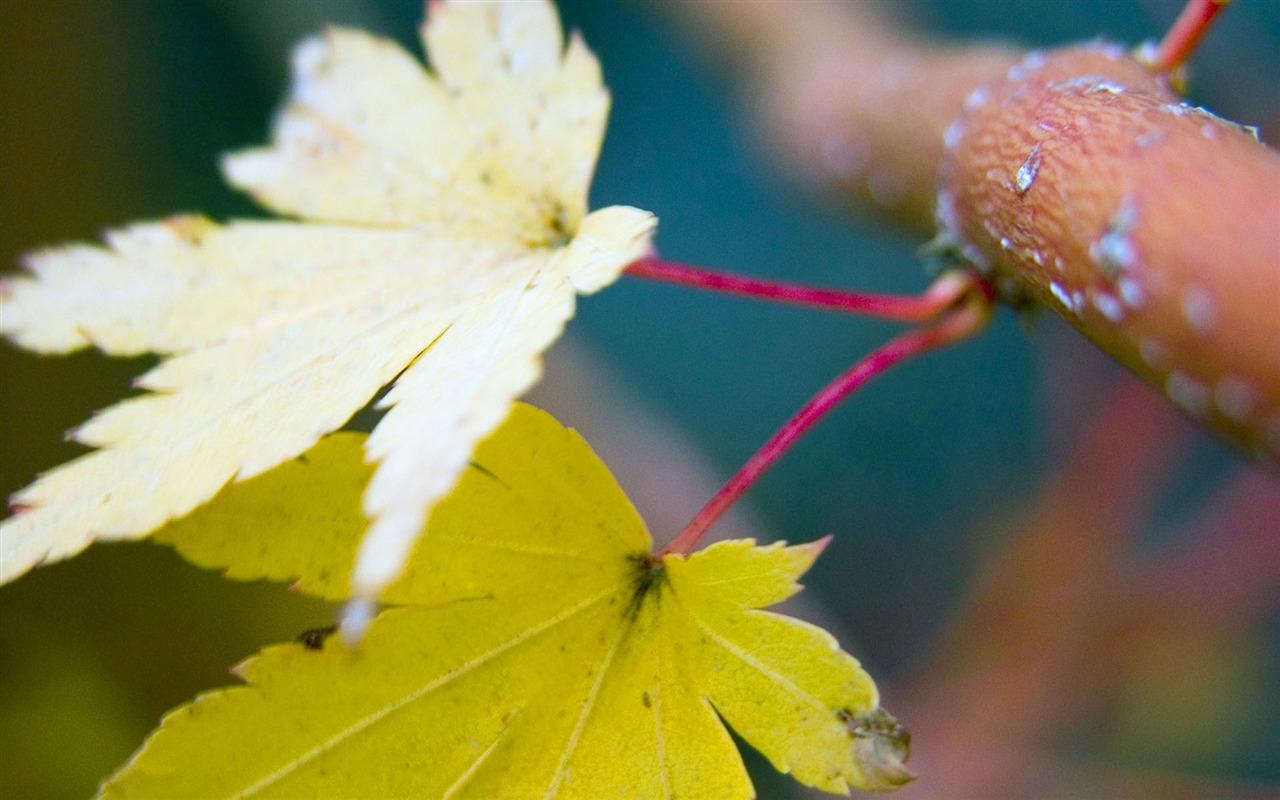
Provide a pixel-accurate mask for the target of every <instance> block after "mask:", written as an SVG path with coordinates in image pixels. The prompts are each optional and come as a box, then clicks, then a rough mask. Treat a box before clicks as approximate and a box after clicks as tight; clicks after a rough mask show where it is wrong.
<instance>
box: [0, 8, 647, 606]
mask: <svg viewBox="0 0 1280 800" xmlns="http://www.w3.org/2000/svg"><path fill="white" fill-rule="evenodd" d="M423 35H424V38H425V40H426V43H427V47H428V50H429V51H430V55H431V59H432V62H433V66H434V71H429V70H427V69H424V68H423V66H422V65H421V64H420V63H419V62H418V61H417V60H415V59H414V58H413V57H411V56H410V55H408V54H407V53H405V52H403V51H402V50H401V49H400V48H399V47H398V46H396V45H395V44H393V43H391V42H388V41H386V40H382V39H379V38H377V37H374V36H370V35H368V34H365V33H361V32H358V31H348V30H339V29H334V30H331V31H329V32H328V33H326V34H325V35H323V36H320V37H317V38H314V39H311V40H309V41H307V42H304V43H303V44H302V45H301V46H300V47H299V48H298V49H297V51H296V53H295V58H294V73H295V75H294V85H293V90H292V93H291V96H290V98H289V101H288V103H287V104H286V106H285V108H284V110H283V111H282V112H281V114H280V116H279V118H278V119H277V122H276V125H275V131H274V137H273V141H272V143H271V145H270V146H268V147H265V148H261V149H258V150H251V151H248V152H246V153H241V154H238V155H235V156H232V157H230V158H228V159H227V160H226V162H225V171H226V174H227V176H228V178H229V179H230V181H231V182H232V183H234V184H235V185H236V186H238V187H241V188H243V189H246V190H248V191H250V192H251V193H253V195H254V196H255V197H257V198H258V199H259V200H261V201H262V202H263V203H264V204H265V205H267V206H268V207H270V208H272V209H274V210H276V211H278V212H281V213H283V214H287V215H292V216H296V217H299V218H301V219H302V220H303V221H300V222H284V221H280V222H233V223H231V224H227V225H219V224H215V223H213V222H210V221H208V220H205V219H202V218H199V217H180V218H174V219H170V220H166V221H164V222H160V223H150V224H141V225H134V226H131V227H128V228H126V229H124V230H120V231H115V232H112V233H109V234H107V237H106V240H107V241H106V244H107V247H105V248H98V247H90V246H68V247H61V248H55V249H51V250H47V251H43V252H39V253H36V254H33V255H31V256H30V257H29V258H28V259H27V262H26V264H27V267H28V269H29V270H30V271H31V273H32V275H30V276H29V277H23V278H18V279H16V280H13V281H11V282H9V283H7V284H5V285H4V287H3V290H2V291H0V333H3V334H5V335H7V336H8V337H9V338H11V339H12V340H13V341H15V342H17V343H18V344H21V345H23V346H25V347H29V348H31V349H34V350H38V351H40V352H46V353H59V352H67V351H71V350H75V349H78V348H82V347H87V346H90V345H92V346H96V347H98V348H101V349H102V350H103V351H105V352H107V353H110V354H114V355H129V354H136V353H143V352H154V353H159V354H161V355H163V356H165V358H164V360H163V361H162V362H161V363H160V365H159V366H158V367H157V368H156V369H154V370H152V371H151V372H149V373H147V374H146V375H144V376H142V377H141V378H140V379H139V381H138V383H139V385H140V386H141V387H142V388H144V389H147V390H149V391H150V392H151V393H150V394H146V395H143V396H141V397H137V398H134V399H131V400H127V401H125V402H122V403H120V404H119V405H116V406H114V407H112V408H109V409H107V410H106V411H104V412H102V413H100V414H99V415H97V416H95V417H94V418H93V419H91V420H90V421H89V422H87V423H86V424H84V425H83V426H81V427H80V428H78V429H77V430H76V431H74V433H73V436H74V438H75V439H76V440H77V441H80V442H82V443H84V444H88V445H91V446H93V447H96V448H98V449H97V450H95V451H94V452H91V453H89V454H87V455H86V456H84V457H82V458H80V459H77V460H75V461H72V462H70V463H68V464H65V465H63V466H61V467H58V468H56V469H54V470H51V471H49V472H47V473H45V474H44V475H42V476H41V477H40V478H39V480H37V481H36V482H35V483H33V484H32V485H31V486H29V487H27V488H26V489H24V490H22V491H21V492H19V493H18V494H17V495H15V497H14V499H13V501H14V503H15V504H16V505H18V506H21V507H22V508H23V509H24V511H23V513H21V514H19V515H17V516H15V517H13V518H11V519H9V520H6V521H4V522H3V523H0V583H2V582H5V581H9V580H12V579H14V578H16V577H17V576H19V575H21V574H22V573H24V572H25V571H26V570H28V569H30V568H31V567H32V566H33V565H35V564H37V563H40V562H42V561H47V560H55V559H60V558H66V557H68V556H71V555H73V554H75V553H77V552H79V551H80V550H81V549H83V548H84V547H85V546H87V545H88V544H89V543H90V542H92V541H93V540H94V539H133V538H139V537H142V536H145V535H147V534H148V533H150V532H151V531H152V530H154V529H155V528H156V527H158V526H159V525H161V524H163V523H164V522H166V521H168V520H170V519H173V518H175V517H178V516H181V515H182V514H185V513H186V512H188V511H190V510H191V509H192V508H194V507H195V506H197V505H199V504H200V503H203V502H205V501H206V500H208V499H209V498H210V497H212V496H213V495H214V494H216V493H217V492H218V491H219V490H220V489H221V488H222V487H223V486H224V485H225V484H227V483H228V482H230V481H236V480H243V479H246V478H249V477H252V476H254V475H257V474H259V473H261V472H263V471H265V470H268V469H270V468H271V467H274V466H275V465H277V464H279V463H281V462H282V461H285V460H287V459H290V458H293V457H294V456H297V455H298V454H300V453H302V452H303V451H305V450H306V449H307V448H308V447H310V446H312V445H313V444H315V442H316V441H317V439H318V438H319V437H320V436H322V435H323V434H325V433H327V432H329V431H332V430H334V429H336V428H338V427H340V426H341V425H342V424H343V423H345V422H346V421H347V420H348V419H349V418H350V416H351V415H352V414H353V413H354V412H356V411H357V410H359V409H360V408H361V407H362V406H364V405H365V404H367V403H368V402H369V401H370V400H371V399H372V398H373V397H374V396H375V395H376V394H377V392H378V391H379V389H381V388H382V387H383V386H386V385H387V384H388V383H394V385H393V387H392V389H391V390H390V392H389V393H388V394H387V395H386V396H385V398H384V400H383V401H382V402H383V405H384V406H385V407H387V408H389V410H388V412H387V414H386V416H385V417H384V418H383V419H382V420H381V422H380V423H379V424H378V426H377V428H376V429H375V431H374V433H373V435H372V436H371V437H370V439H369V440H368V443H367V456H368V458H369V459H370V460H371V461H373V462H375V463H376V464H377V469H376V471H375V473H374V477H373V480H372V481H371V483H370V484H369V487H368V491H367V492H366V494H365V496H364V510H365V513H366V514H367V515H368V516H369V517H370V518H371V519H372V521H373V524H372V527H371V529H370V533H369V538H368V543H367V544H366V546H365V549H364V551H363V555H362V556H361V558H360V560H359V569H358V572H357V575H356V583H357V586H358V587H359V588H360V589H361V591H362V592H364V593H365V594H368V595H373V594H376V592H377V591H378V590H379V589H381V588H382V586H384V585H385V584H386V583H387V582H388V581H389V580H391V579H392V578H393V577H394V576H395V575H396V574H397V572H398V570H399V568H400V566H401V565H402V563H403V560H404V558H405V555H406V554H407V552H408V549H409V548H410V547H411V545H412V541H413V537H414V535H415V534H416V533H417V531H419V530H420V529H421V527H422V522H423V520H424V518H425V516H426V515H427V513H428V512H429V510H430V509H431V508H432V507H433V506H434V505H435V503H436V502H437V501H438V500H439V499H440V498H441V497H443V496H444V495H445V494H446V493H447V492H448V491H449V489H450V488H451V487H452V486H453V484H454V483H455V482H456V480H457V478H458V476H459V475H460V474H461V472H462V470H463V469H464V468H465V466H466V463H467V459H468V458H469V457H470V455H471V452H472V450H473V449H474V447H475V445H476V443H477V442H478V441H480V440H481V439H483V438H484V436H485V435H486V434H488V433H489V432H491V431H492V430H493V429H494V428H495V427H496V426H497V425H498V424H500V423H501V421H502V419H503V418H504V417H505V416H506V414H507V412H508V410H509V409H510V406H511V403H512V401H513V400H514V398H516V397H517V396H519V395H520V394H521V393H523V392H524V391H525V390H526V389H527V388H528V387H529V386H530V385H531V384H532V383H534V382H535V381H536V380H537V378H538V375H539V372H540V369H541V365H540V354H541V353H542V351H543V350H545V349H546V348H547V347H549V346H550V344H551V343H552V342H553V341H554V340H555V339H556V338H557V337H558V336H559V334H560V332H561V330H562V328H563V325H564V323H565V321H566V320H567V319H569V317H570V316H572V314H573V310H574V302H575V300H574V298H575V296H576V294H577V293H581V292H593V291H596V290H598V289H600V288H602V287H603V286H605V285H607V284H609V283H610V282H612V281H613V280H615V279H616V278H617V277H618V276H619V275H620V274H621V271H622V269H623V268H624V267H625V266H626V265H627V264H628V263H630V262H631V261H633V260H635V259H636V258H637V257H639V256H640V255H642V254H643V253H645V252H646V251H647V250H648V248H649V240H650V237H651V235H652V230H653V227H654V224H655V221H654V218H653V217H652V215H650V214H648V213H646V212H643V211H639V210H637V209H634V208H627V207H621V206H615V207H610V208H605V209H601V210H598V211H595V212H593V213H589V214H588V213H587V208H586V197H587V188H588V184H589V181H590V177H591V173H592V170H593V168H594V164H595V159H596V155H597V153H598V151H599V146H600V141H601V137H602V135H603V131H604V120H605V115H606V112H607V110H608V94H607V92H606V91H605V90H604V88H603V87H602V85H601V83H600V69H599V65H598V64H597V62H596V60H595V58H594V57H593V56H592V55H591V53H590V52H589V51H588V50H587V49H586V47H585V46H584V45H583V44H582V42H581V41H580V40H579V39H577V38H576V37H574V38H571V40H570V41H569V43H568V45H567V47H566V46H565V44H564V41H563V38H562V35H561V30H560V25H559V21H558V20H557V18H556V14H555V10H554V8H553V7H552V6H551V5H550V3H548V2H543V1H542V0H534V1H532V2H503V3H464V2H443V3H439V4H433V6H432V13H431V16H430V19H429V20H428V21H427V23H426V25H425V26H424V30H423Z"/></svg>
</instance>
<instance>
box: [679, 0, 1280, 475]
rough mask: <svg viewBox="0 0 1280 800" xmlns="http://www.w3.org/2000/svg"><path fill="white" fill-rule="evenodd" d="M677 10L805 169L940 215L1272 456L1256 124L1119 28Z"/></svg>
mask: <svg viewBox="0 0 1280 800" xmlns="http://www.w3.org/2000/svg"><path fill="white" fill-rule="evenodd" d="M673 11H675V12H676V13H679V14H682V15H684V16H685V17H688V18H692V21H693V22H694V24H693V25H692V26H691V27H692V28H693V29H694V30H696V32H697V33H698V35H699V36H700V37H701V38H702V39H703V40H704V41H705V43H706V44H707V46H708V47H709V48H711V49H714V50H716V51H718V52H719V53H720V55H721V56H722V57H723V58H724V59H725V60H726V61H728V62H730V63H731V65H733V66H735V67H737V68H739V69H741V70H743V71H744V72H745V73H746V74H747V75H748V79H749V81H750V85H751V87H752V92H751V103H752V105H753V107H754V108H756V109H757V110H758V113H759V116H760V119H761V122H762V124H763V127H764V129H765V131H766V133H767V135H768V136H769V137H770V140H771V144H772V145H773V147H774V148H775V150H776V151H777V152H778V153H779V154H780V156H781V157H782V158H783V159H784V160H785V162H786V163H788V164H789V165H790V166H791V168H792V170H793V172H794V173H795V174H796V175H797V177H800V178H807V179H808V181H809V182H810V183H811V184H817V185H819V186H823V187H825V188H828V189H834V190H836V191H837V192H839V193H840V194H841V195H842V196H843V197H845V198H848V199H851V200H853V201H854V202H855V203H858V204H859V205H861V206H863V207H864V208H866V209H869V210H871V211H873V212H875V213H878V214H880V215H881V216H883V217H885V218H888V219H891V220H893V221H894V222H896V223H899V224H902V225H905V226H907V227H910V228H912V229H914V230H918V231H926V232H930V233H932V232H934V231H935V230H937V231H939V232H940V233H941V236H940V238H939V242H940V243H941V244H944V245H949V246H950V249H951V252H952V253H953V254H958V255H960V256H961V257H962V258H963V259H964V260H967V261H969V262H971V263H973V264H974V265H976V266H977V267H978V268H979V269H981V270H982V271H984V272H987V273H989V274H991V275H992V277H993V278H994V279H995V280H996V281H997V283H998V285H1000V286H1001V288H1002V291H1004V293H1005V294H1006V296H1007V297H1009V298H1010V299H1014V300H1016V301H1028V300H1030V301H1033V302H1034V303H1038V304H1043V305H1044V306H1047V307H1048V308H1049V309H1051V310H1053V311H1055V312H1057V313H1059V314H1061V315H1062V316H1063V317H1064V318H1066V319H1067V320H1068V321H1069V322H1070V323H1071V324H1072V325H1074V326H1075V327H1076V328H1077V329H1079V330H1080V331H1081V332H1082V333H1084V334H1085V335H1086V336H1088V337H1089V338H1090V339H1092V340H1093V341H1094V342H1096V343H1097V344H1098V345H1099V346H1100V347H1102V348H1103V349H1104V350H1106V351H1107V352H1108V353H1110V354H1111V355H1113V356H1114V357H1116V358H1117V359H1118V360H1119V361H1121V362H1122V363H1123V364H1125V365H1126V366H1127V367H1129V368H1130V369H1132V370H1133V371H1134V372H1135V373H1137V374H1138V375H1140V376H1141V377H1142V378H1143V379H1144V380H1146V381H1147V382H1148V383H1150V384H1152V385H1153V386H1155V387H1156V388H1158V389H1159V390H1160V391H1161V392H1163V393H1164V394H1165V395H1166V396H1167V397H1169V398H1170V400H1172V401H1173V402H1174V403H1175V404H1176V405H1177V406H1179V407H1180V408H1181V409H1182V410H1183V411H1185V412H1186V413H1187V414H1189V415H1190V416H1192V417H1194V418H1195V419H1196V420H1197V421H1199V422H1200V423H1201V424H1203V425H1205V426H1207V427H1208V428H1210V429H1212V430H1215V431H1217V432H1218V433H1220V434H1222V435H1224V436H1225V437H1226V438H1228V439H1230V440H1232V441H1234V442H1236V443H1237V444H1239V445H1241V446H1242V447H1243V448H1244V449H1246V450H1247V451H1249V452H1250V453H1252V454H1254V455H1256V456H1258V457H1259V458H1261V459H1263V460H1266V461H1271V462H1275V461H1277V460H1280V155H1278V154H1277V153H1276V152H1275V151H1274V150H1271V149H1269V148H1268V147H1266V146H1265V145H1263V144H1260V143H1259V142H1258V141H1257V140H1256V137H1255V136H1254V135H1253V133H1252V132H1251V131H1249V130H1247V129H1244V128H1241V127H1239V126H1237V125H1235V124H1233V123H1231V122H1227V121H1225V120H1221V119H1219V118H1217V117H1215V116H1214V115H1212V114H1210V113H1209V112H1207V111H1204V110H1202V109H1198V108H1193V107H1189V106H1186V105H1183V104H1182V103H1181V102H1180V99H1179V97H1178V96H1177V95H1176V94H1175V93H1173V92H1172V91H1171V90H1170V89H1168V88H1167V87H1166V86H1165V85H1164V83H1163V82H1162V80H1161V78H1160V77H1159V76H1157V75H1155V74H1153V73H1152V72H1151V71H1150V70H1148V69H1147V68H1145V67H1144V66H1142V65H1141V64H1139V63H1138V62H1137V61H1135V60H1134V59H1133V58H1131V57H1130V55H1129V54H1128V53H1127V51H1126V50H1125V48H1122V47H1119V46H1117V45H1110V44H1106V43H1092V44H1089V45H1084V46H1076V47H1068V48H1063V49H1060V50H1056V51H1052V52H1036V53H1032V54H1029V55H1026V56H1025V57H1023V56H1021V55H1020V54H1019V53H1016V52H1015V51H1012V50H1010V49H1007V48H1001V47H993V46H989V45H975V46H971V47H952V46H948V45H943V44H940V43H937V42H929V41H921V40H918V39H912V38H909V37H907V36H906V35H904V34H902V33H901V32H899V31H897V30H896V29H895V28H894V27H893V26H892V25H891V24H889V23H888V22H887V21H886V20H885V19H883V18H881V16H880V15H879V14H877V13H875V12H876V6H874V5H870V6H869V5H868V4H865V3H799V4H797V3H789V2H785V0H783V1H782V2H779V0H760V2H751V3H717V2H711V3H694V4H688V5H682V6H674V7H673ZM1020 57H1021V58H1022V60H1021V61H1019V58H1020ZM935 208H936V212H937V213H936V219H937V222H938V226H937V228H935V227H934V224H933V222H934V219H935V216H934V212H935Z"/></svg>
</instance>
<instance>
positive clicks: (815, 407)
mask: <svg viewBox="0 0 1280 800" xmlns="http://www.w3.org/2000/svg"><path fill="white" fill-rule="evenodd" d="M970 280H972V279H970ZM972 285H973V284H972V282H970V283H969V286H970V287H972ZM982 288H983V289H984V291H981V292H975V293H974V295H972V296H971V299H970V300H969V301H968V302H966V303H964V304H963V305H961V306H959V307H957V308H955V309H954V310H952V311H950V312H948V313H947V314H946V315H945V316H943V317H942V319H940V320H939V321H938V322H936V323H934V324H932V325H928V326H926V327H922V328H917V329H915V330H912V331H908V332H906V333H903V334H901V335H899V336H897V337H895V338H893V339H891V340H889V341H888V342H887V343H885V344H884V345H882V346H881V347H879V348H878V349H876V350H873V351H872V352H871V353H870V354H868V355H867V356H866V357H865V358H863V359H862V360H861V361H859V362H858V363H856V364H854V365H853V366H852V367H850V368H849V369H847V370H846V371H845V372H844V373H842V374H841V375H840V376H839V377H837V378H836V379H835V380H833V381H832V382H831V383H829V384H827V386H826V387H824V388H823V389H822V390H821V391H820V392H818V393H817V394H816V395H814V396H813V397H812V398H811V399H810V400H809V402H807V403H805V405H804V406H803V407H802V408H801V409H800V410H799V411H797V412H796V414H795V415H794V416H793V417H791V419H789V420H787V422H786V424H784V425H783V426H782V428H781V429H779V430H778V432H777V433H775V434H774V435H773V436H772V437H771V438H770V439H769V441H767V442H765V443H764V445H763V446H762V447H761V448H760V449H759V450H757V451H756V453H755V455H753V456H751V458H750V459H749V460H748V461H747V463H746V464H744V465H743V466H742V468H741V469H740V470H738V472H737V473H736V474H735V475H734V476H733V477H732V478H730V479H729V482H728V483H726V484H725V485H724V486H723V487H722V488H721V489H720V491H718V492H716V494H715V496H714V497H712V498H711V500H710V501H709V502H708V503H707V504H706V505H705V506H703V507H702V509H701V510H700V511H699V512H698V513H697V515H695V516H694V518H693V519H692V520H691V521H690V522H689V524H688V525H686V526H685V527H684V529H683V530H681V531H680V533H678V534H677V535H676V537H675V538H674V539H672V540H671V542H670V543H668V544H667V546H666V547H664V548H663V549H662V550H661V551H660V552H659V553H658V554H657V556H656V557H657V558H661V557H663V556H665V555H667V554H669V553H680V554H687V553H689V552H691V551H692V550H693V548H694V547H695V546H697V544H698V541H699V540H700V539H701V538H702V536H703V535H704V534H705V533H706V532H707V530H708V529H709V528H710V527H711V525H712V524H713V523H714V522H715V521H716V520H717V519H719V517H720V515H721V514H723V513H724V512H725V511H726V510H727V509H728V508H729V506H731V505H732V504H733V503H734V501H736V500H737V499H738V498H739V497H741V496H742V494H743V493H744V492H746V490H747V488H748V487H749V486H750V485H751V484H752V483H754V482H755V480H756V479H757V478H759V477H760V475H762V474H763V473H764V471H765V470H767V469H768V468H769V467H770V466H772V465H773V463H774V462H775V461H777V460H778V457H779V456H781V455H782V453H783V452H784V451H786V450H787V449H788V448H789V447H791V445H793V444H795V442H796V441H797V440H798V439H799V438H800V437H801V436H802V435H803V434H804V433H805V431H807V430H808V429H809V428H810V427H812V426H813V424H814V423H816V422H817V421H818V420H819V419H821V418H822V417H823V416H824V415H825V414H826V413H827V412H828V411H830V410H831V409H832V408H834V407H835V406H836V405H837V404H838V403H839V402H840V401H841V400H843V399H845V398H846V397H848V396H849V395H850V394H852V393H853V392H854V391H855V390H857V389H858V388H859V387H861V386H862V385H864V384H865V383H866V382H867V381H869V380H871V379H872V378H874V377H875V376H877V375H879V374H881V373H882V372H884V371H885V370H887V369H889V368H890V367H892V366H893V365H894V364H897V363H899V362H900V361H903V360H905V359H908V358H911V357H913V356H916V355H920V354H921V353H925V352H928V351H929V350H933V349H935V348H937V347H940V346H943V345H947V344H951V343H953V342H957V341H960V340H962V339H965V338H967V337H969V336H970V335H972V334H973V333H975V332H977V331H978V330H980V329H981V328H982V327H983V325H985V324H986V321H987V319H988V318H989V317H990V315H991V309H992V298H991V295H990V294H988V293H986V292H985V287H982Z"/></svg>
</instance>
